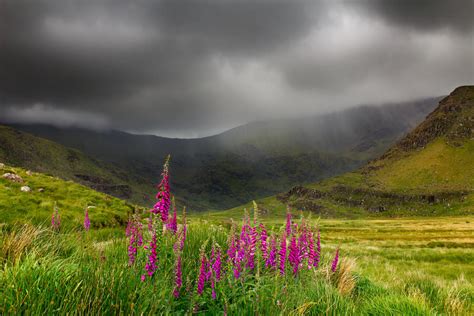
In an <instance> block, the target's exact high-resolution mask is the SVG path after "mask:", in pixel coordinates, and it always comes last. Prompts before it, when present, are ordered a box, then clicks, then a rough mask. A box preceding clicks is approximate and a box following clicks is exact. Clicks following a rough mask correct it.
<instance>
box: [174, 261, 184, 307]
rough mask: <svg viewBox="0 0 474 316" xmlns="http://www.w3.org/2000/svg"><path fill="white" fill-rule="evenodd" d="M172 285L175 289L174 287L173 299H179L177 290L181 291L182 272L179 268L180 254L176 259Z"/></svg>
mask: <svg viewBox="0 0 474 316" xmlns="http://www.w3.org/2000/svg"><path fill="white" fill-rule="evenodd" d="M174 284H175V287H174V291H173V295H174V297H176V298H178V297H179V290H180V289H181V286H182V285H183V271H182V267H181V254H179V255H178V256H177V258H176V266H175V274H174Z"/></svg>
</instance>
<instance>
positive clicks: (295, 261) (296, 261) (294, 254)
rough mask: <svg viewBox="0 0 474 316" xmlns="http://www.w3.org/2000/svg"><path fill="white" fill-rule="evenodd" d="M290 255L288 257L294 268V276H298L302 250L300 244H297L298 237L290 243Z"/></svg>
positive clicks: (293, 238) (294, 237)
mask: <svg viewBox="0 0 474 316" xmlns="http://www.w3.org/2000/svg"><path fill="white" fill-rule="evenodd" d="M289 251H290V253H289V255H288V261H289V262H290V265H291V266H292V267H293V274H294V275H295V276H296V275H297V274H298V269H299V265H300V250H299V247H298V244H297V243H296V236H293V237H292V238H291V242H290V249H289Z"/></svg>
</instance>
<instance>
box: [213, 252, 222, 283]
mask: <svg viewBox="0 0 474 316" xmlns="http://www.w3.org/2000/svg"><path fill="white" fill-rule="evenodd" d="M213 252H214V258H213V263H212V270H213V271H214V275H215V276H216V280H217V281H220V280H221V272H222V260H221V250H220V249H219V248H217V249H215V250H214V251H213Z"/></svg>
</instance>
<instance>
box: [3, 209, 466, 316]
mask: <svg viewBox="0 0 474 316" xmlns="http://www.w3.org/2000/svg"><path fill="white" fill-rule="evenodd" d="M91 218H93V217H92V216H91ZM473 220H474V218H472V217H446V218H429V219H427V218H422V219H389V220H348V221H343V220H316V219H307V220H306V225H307V227H312V228H313V229H316V230H317V229H318V228H319V230H320V234H321V258H320V265H319V267H318V268H314V269H307V268H306V267H302V268H301V269H300V270H299V271H298V275H296V276H295V275H294V274H293V273H292V272H293V270H292V267H291V266H290V264H289V263H288V262H287V266H286V267H285V274H284V275H282V274H281V273H280V271H279V268H278V267H277V269H267V268H266V267H265V263H264V260H263V258H262V254H261V252H259V249H260V246H261V241H259V242H258V244H257V248H258V249H257V251H256V256H255V262H256V265H255V268H254V269H253V270H252V269H243V270H242V274H241V275H240V277H239V278H238V279H237V278H235V276H234V273H233V270H232V267H233V265H232V264H231V263H229V261H228V260H227V258H228V254H227V250H228V246H227V245H228V244H229V238H228V237H229V232H230V230H231V227H230V226H231V225H230V224H229V222H228V221H217V220H215V219H212V220H206V219H203V218H202V217H197V216H190V218H189V219H188V224H187V234H186V235H187V236H186V241H185V246H184V248H183V251H182V253H181V263H182V270H181V271H182V272H181V273H182V275H181V279H182V281H181V282H182V285H181V286H180V289H179V296H178V297H176V296H175V293H174V290H175V289H176V262H177V252H176V244H177V241H178V240H179V239H180V237H179V236H180V233H179V232H180V231H182V229H183V225H182V224H180V225H178V227H177V228H178V229H177V234H176V235H175V234H173V233H170V232H169V231H167V230H166V229H165V230H163V231H162V232H160V234H159V237H158V245H157V267H156V270H155V271H154V274H153V276H152V277H148V276H146V278H145V280H144V281H142V275H144V274H146V272H147V270H146V268H145V265H146V264H147V263H148V262H149V252H148V251H147V250H146V249H143V248H141V249H139V250H138V251H137V252H138V253H137V256H136V261H135V262H134V264H132V265H130V257H129V253H130V252H129V250H130V248H129V247H130V239H129V238H127V237H126V235H125V229H118V228H110V229H109V228H102V229H91V230H89V231H86V230H85V229H84V228H71V229H65V230H64V231H62V230H61V231H59V232H58V231H56V230H54V229H52V228H49V227H48V228H46V227H43V228H41V227H35V226H32V225H22V226H21V227H10V229H8V230H7V229H4V230H2V233H1V239H2V249H1V252H0V256H1V257H0V258H1V259H2V261H3V265H2V269H1V270H0V271H1V272H0V294H1V295H0V297H2V299H1V301H0V312H1V313H2V314H18V313H27V314H37V313H48V314H51V313H59V314H64V313H66V312H68V311H69V312H71V311H74V312H77V313H92V314H102V313H105V314H123V313H125V314H141V313H145V314H149V313H151V314H156V313H165V314H168V313H170V314H171V313H172V314H192V313H203V314H229V315H236V314H237V315H253V314H329V315H341V314H344V315H382V314H383V315H388V314H391V315H397V314H399V315H439V314H451V315H463V314H465V315H469V314H472V312H473V308H472V306H473V304H472V303H473V297H474V288H473V284H472V281H473V277H474V267H473V265H472V262H473V261H474V254H473V252H472V247H473V245H474V234H473V229H472V221H473ZM178 221H179V222H180V221H181V218H179V219H178ZM293 221H294V223H296V224H300V225H301V223H303V222H304V221H303V222H302V221H301V219H300V218H298V216H297V215H295V216H293ZM250 222H252V220H251V221H250ZM144 225H146V221H145V222H144ZM244 225H245V221H244ZM251 226H252V225H251ZM264 226H265V227H267V229H268V234H269V236H272V235H273V232H275V233H277V234H282V233H283V232H284V231H285V228H286V227H285V218H280V219H278V218H275V219H272V220H270V221H267V222H264ZM240 227H241V226H240V225H239V226H238V227H237V228H238V229H239V232H240ZM144 231H146V228H144ZM147 234H149V233H145V234H144V236H143V238H144V245H148V243H147V242H146V240H148V239H149V238H150V236H147ZM235 236H238V234H236V235H235ZM203 245H204V247H205V248H203ZM289 246H290V241H288V248H289ZM336 247H339V249H340V257H339V263H338V266H337V269H336V270H335V272H332V270H331V268H332V264H333V261H334V254H335V250H336ZM213 248H214V250H216V249H220V251H221V255H222V258H221V259H222V276H221V280H220V281H219V282H216V283H215V287H214V288H215V294H213V289H212V286H211V282H210V281H206V282H205V285H204V287H203V290H202V293H199V285H198V284H199V277H200V269H201V262H200V258H202V257H203V256H202V253H203V252H205V253H206V258H207V260H211V255H212V254H211V251H212V250H213ZM287 257H289V255H287ZM278 263H279V261H278V256H277V266H278Z"/></svg>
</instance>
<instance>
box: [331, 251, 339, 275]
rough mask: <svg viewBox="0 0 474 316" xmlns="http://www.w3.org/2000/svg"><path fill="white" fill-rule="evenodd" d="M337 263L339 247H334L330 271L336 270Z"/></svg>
mask: <svg viewBox="0 0 474 316" xmlns="http://www.w3.org/2000/svg"><path fill="white" fill-rule="evenodd" d="M338 263H339V247H338V248H337V249H336V254H335V255H334V259H333V260H332V264H331V271H332V272H336V270H337V264H338Z"/></svg>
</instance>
